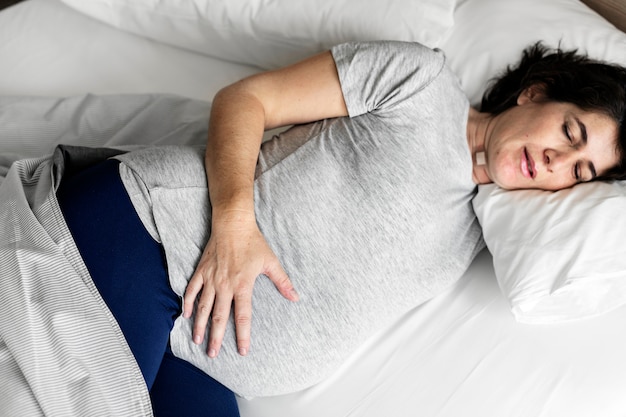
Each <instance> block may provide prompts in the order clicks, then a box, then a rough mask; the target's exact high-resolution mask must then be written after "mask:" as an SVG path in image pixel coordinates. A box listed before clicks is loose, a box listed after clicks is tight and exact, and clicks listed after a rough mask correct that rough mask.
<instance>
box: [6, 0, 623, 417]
mask: <svg viewBox="0 0 626 417" xmlns="http://www.w3.org/2000/svg"><path fill="white" fill-rule="evenodd" d="M465 3H466V2H465ZM459 11H463V9H462V7H460V8H459ZM450 39H452V40H450ZM450 39H449V40H448V42H452V41H453V40H454V34H453V36H452V37H451V38H450ZM457 42H460V40H459V41H457ZM444 46H445V45H444ZM448 46H449V48H450V50H456V51H459V50H460V49H461V46H460V45H459V44H455V45H452V44H449V45H448ZM444 49H445V47H444ZM0 62H2V63H3V65H0V95H3V96H7V95H10V96H51V97H66V96H74V95H83V94H86V93H93V94H118V93H160V92H166V93H175V94H180V95H183V96H187V97H192V98H198V99H204V100H207V101H210V99H211V97H212V95H213V94H214V93H215V92H216V91H217V90H218V89H219V88H220V87H221V86H223V85H225V84H228V83H230V82H232V81H234V80H236V79H239V78H241V77H243V76H245V75H248V74H251V73H253V72H255V71H257V70H256V69H255V68H253V67H248V66H245V65H241V64H233V63H228V62H225V61H220V60H217V59H214V58H210V57H206V56H203V55H199V54H195V53H192V52H188V51H184V50H180V49H176V48H174V47H170V46H166V45H162V44H159V43H156V42H153V41H149V40H146V39H144V38H141V37H138V36H135V35H130V34H126V33H123V32H120V31H118V30H115V29H112V28H110V27H108V26H106V25H104V24H102V23H99V22H97V21H94V20H92V19H90V18H87V17H85V16H83V15H81V14H79V13H78V12H76V11H73V10H72V9H69V8H68V7H67V6H65V5H63V4H62V3H60V2H58V1H56V0H28V1H26V2H24V3H21V4H19V5H17V6H14V7H12V8H10V9H7V10H5V11H3V12H1V13H0ZM0 111H2V110H1V109H0ZM4 111H6V110H4ZM2 114H3V113H0V118H1V116H2ZM2 140H3V139H2V138H0V144H1V143H2ZM50 147H51V144H50V143H47V142H42V143H40V144H38V145H37V144H36V145H34V146H32V147H30V148H29V149H24V154H25V155H26V154H28V155H32V154H41V153H45V152H48V151H49V150H50ZM3 150H4V148H0V153H1V152H2V151H3ZM625 321H626V308H620V309H617V310H615V311H613V312H611V313H608V314H606V315H604V316H601V317H597V318H594V319H589V320H584V321H579V322H573V323H569V324H561V325H554V326H547V325H546V326H531V325H524V324H520V323H517V322H516V321H515V319H514V317H513V315H512V314H511V312H510V308H509V305H508V304H507V302H506V299H505V298H504V296H503V295H502V293H501V292H500V290H499V288H498V286H497V283H496V280H495V276H494V272H493V267H492V264H491V256H490V255H489V253H487V252H483V253H482V254H481V255H480V256H479V257H478V258H477V259H476V260H475V261H474V263H473V264H472V266H471V268H470V270H469V271H468V272H467V273H466V274H465V276H464V277H463V278H462V279H461V280H460V281H459V282H458V284H457V285H455V286H454V287H453V288H451V289H450V290H449V291H447V292H445V293H444V294H442V295H440V296H438V297H437V298H435V299H433V300H431V301H429V302H427V303H426V304H424V305H422V306H420V307H418V308H416V309H415V310H413V311H412V312H411V313H410V314H408V315H407V316H405V317H403V318H402V319H401V320H400V321H399V322H398V323H397V324H396V325H394V326H393V327H392V328H389V329H387V330H386V331H384V332H381V333H379V334H376V335H373V337H372V339H371V340H370V341H369V342H368V343H367V344H366V345H365V346H363V347H362V348H361V349H359V351H358V352H357V353H355V355H353V356H352V357H351V359H350V360H349V361H348V362H347V363H346V364H344V365H343V366H342V367H341V368H340V369H338V370H337V372H336V374H335V375H334V376H333V377H331V378H330V379H328V380H327V381H325V382H323V383H321V384H319V385H318V386H315V387H313V388H310V389H308V390H306V391H303V392H298V393H294V394H290V395H285V396H280V397H272V398H257V399H251V400H250V399H243V398H241V399H239V404H240V408H241V414H242V416H243V417H270V416H271V417H288V416H289V417H293V416H298V417H309V416H310V417H313V416H316V417H317V416H337V417H348V416H350V417H380V416H384V415H389V416H391V415H393V416H416V415H417V416H426V417H435V416H436V417H458V416H481V417H483V416H486V417H492V416H493V417H503V416H507V417H508V416H519V417H540V416H542V417H543V416H550V417H552V416H557V417H559V416H567V417H587V416H592V415H593V416H604V417H618V416H623V415H624V410H626V396H624V395H623V393H624V392H626V361H624V360H623V352H624V351H626V333H625V332H623V331H622V328H623V323H624V322H625ZM314 348H315V346H311V349H314Z"/></svg>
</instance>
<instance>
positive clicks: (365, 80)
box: [331, 41, 445, 117]
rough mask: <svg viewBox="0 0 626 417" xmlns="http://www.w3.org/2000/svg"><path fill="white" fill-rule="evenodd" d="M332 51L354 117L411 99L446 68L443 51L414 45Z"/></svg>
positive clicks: (383, 44) (360, 45)
mask: <svg viewBox="0 0 626 417" xmlns="http://www.w3.org/2000/svg"><path fill="white" fill-rule="evenodd" d="M331 52H332V54H333V58H334V60H335V64H336V66H337V72H338V74H339V80H340V82H341V88H342V92H343V96H344V100H345V102H346V106H347V108H348V113H349V115H350V116H351V117H354V116H358V115H361V114H364V113H368V112H375V111H380V110H383V109H388V108H391V107H393V106H395V105H397V104H398V103H401V102H402V101H404V100H407V99H410V97H411V96H413V95H414V94H416V93H417V92H419V91H420V90H422V89H423V88H424V87H425V86H427V85H428V84H429V83H430V81H432V80H433V79H434V78H435V77H436V76H437V75H438V74H439V73H440V72H441V70H442V68H443V67H444V65H445V57H444V55H443V53H442V52H441V51H440V50H436V49H435V50H433V49H430V48H428V47H426V46H423V45H421V44H419V43H415V42H397V41H378V42H363V43H357V42H354V43H345V44H340V45H337V46H335V47H333V48H332V50H331Z"/></svg>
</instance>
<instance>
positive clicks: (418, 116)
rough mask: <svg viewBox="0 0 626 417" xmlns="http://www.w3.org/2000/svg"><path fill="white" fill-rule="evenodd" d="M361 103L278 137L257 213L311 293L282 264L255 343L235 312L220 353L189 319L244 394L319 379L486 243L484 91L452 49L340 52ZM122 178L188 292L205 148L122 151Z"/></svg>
mask: <svg viewBox="0 0 626 417" xmlns="http://www.w3.org/2000/svg"><path fill="white" fill-rule="evenodd" d="M332 53H333V56H334V59H335V61H336V64H337V68H338V72H339V76H340V80H341V86H342V89H343V94H344V97H345V101H346V104H347V107H348V111H349V113H350V117H346V118H338V119H331V120H324V121H321V122H317V123H312V124H307V125H302V126H296V127H293V128H291V129H290V130H288V131H287V132H285V133H283V134H281V135H279V136H278V137H276V138H274V139H273V140H271V141H269V142H266V143H265V144H264V145H263V146H262V150H261V154H260V156H259V162H258V167H257V177H256V182H255V195H254V197H255V209H256V216H257V221H258V224H259V226H260V229H261V231H262V232H263V234H264V236H265V237H266V239H267V241H268V243H269V244H270V246H271V247H272V248H273V250H274V251H275V253H276V254H277V256H278V258H279V259H280V261H281V263H282V265H283V267H284V268H285V270H286V271H287V273H288V274H289V276H290V278H291V280H292V282H293V283H294V285H295V287H296V289H297V291H298V293H299V294H300V298H301V299H300V301H299V302H297V303H292V302H289V301H287V300H285V299H284V298H283V297H282V296H281V295H280V294H279V293H278V291H277V290H276V289H275V288H274V286H273V284H272V283H271V282H270V281H269V279H267V278H266V277H263V276H261V277H259V279H258V280H257V282H256V284H255V287H254V294H253V328H252V335H251V336H252V345H251V349H250V352H249V354H248V356H246V357H241V356H239V355H238V353H237V349H236V340H235V333H234V325H233V323H232V318H231V323H230V325H229V328H228V330H227V333H226V335H225V339H224V346H223V348H222V350H221V352H220V356H219V357H218V358H217V359H209V358H208V357H207V355H206V346H196V345H194V344H193V342H192V340H191V329H192V320H187V319H183V318H182V317H181V318H178V319H177V321H176V324H175V328H174V330H173V331H172V334H171V344H172V349H173V351H174V353H175V354H176V355H177V356H179V357H182V358H184V359H186V360H188V361H189V362H191V363H193V364H195V365H196V366H198V367H199V368H201V369H203V370H205V371H206V372H207V373H208V374H210V375H211V376H213V377H214V378H216V379H218V380H219V381H220V382H222V383H223V384H224V385H226V386H227V387H229V388H231V389H232V390H233V391H235V392H236V393H238V394H240V395H243V396H248V397H250V396H252V397H254V396H266V395H277V394H283V393H287V392H291V391H296V390H300V389H303V388H306V387H309V386H311V385H313V384H315V383H317V382H319V381H320V380H322V379H323V378H324V377H327V376H328V375H329V374H331V373H332V372H333V371H334V370H335V369H337V367H338V366H339V365H340V364H341V363H342V362H343V361H344V360H345V359H347V357H348V356H349V355H350V354H351V353H352V352H353V351H354V350H355V349H356V348H357V347H358V346H359V345H361V344H362V343H364V342H365V341H366V340H367V339H368V338H369V337H370V336H372V335H373V334H374V333H375V332H377V331H379V330H382V329H383V328H385V327H386V326H389V325H391V324H392V323H394V321H395V320H397V319H398V318H399V317H400V316H402V315H403V314H405V313H406V312H408V311H409V310H410V309H412V308H413V307H415V306H417V305H419V304H421V303H423V302H424V301H426V300H428V299H430V298H432V297H433V296H435V295H437V294H438V293H440V292H441V291H442V290H443V289H445V288H447V287H448V286H450V285H451V284H452V283H454V282H455V281H456V280H457V279H458V278H460V277H461V276H462V274H463V273H464V272H465V270H466V269H467V267H468V266H469V264H470V263H471V261H472V259H473V258H474V256H475V255H476V254H477V252H478V251H479V250H480V249H481V248H482V245H483V243H482V239H481V231H480V228H479V225H478V222H477V220H476V218H475V215H474V212H473V210H472V206H471V199H472V197H473V195H474V192H475V188H476V187H475V185H474V183H473V182H472V159H471V156H470V153H469V150H468V146H467V139H466V124H467V117H468V110H469V102H468V100H467V99H466V98H465V95H464V94H463V92H462V90H461V88H460V86H459V84H458V81H457V79H456V78H455V76H454V75H453V74H452V72H451V71H450V70H449V69H448V68H447V67H446V66H445V58H444V55H443V53H441V52H440V51H433V50H431V49H428V48H425V47H423V46H421V45H419V44H415V43H400V42H373V43H354V44H344V45H339V46H337V47H335V48H333V50H332ZM120 159H121V160H122V161H123V162H124V164H122V176H123V178H124V181H125V184H126V186H127V189H128V190H129V193H130V195H131V198H132V199H133V202H134V204H135V206H136V208H137V211H138V213H139V214H140V216H141V218H142V219H143V221H144V223H145V224H146V227H147V228H148V230H149V231H150V232H151V233H152V234H153V236H154V237H155V238H156V239H158V240H160V241H161V242H162V243H163V245H164V248H165V253H166V257H167V264H168V268H169V273H170V280H171V283H172V288H173V289H174V291H175V292H177V293H178V294H179V295H182V294H183V293H184V291H185V287H186V284H187V281H188V279H189V278H190V277H191V275H192V274H193V272H194V269H195V265H196V263H197V261H198V259H199V257H200V255H201V253H202V250H203V248H204V245H205V243H206V241H207V239H208V237H209V233H210V207H209V204H208V193H207V189H206V180H205V172H204V167H203V150H202V149H199V148H182V147H181V148H154V149H148V150H143V151H138V152H132V153H129V154H126V155H124V156H121V157H120Z"/></svg>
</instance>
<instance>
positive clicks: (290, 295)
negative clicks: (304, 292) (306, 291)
mask: <svg viewBox="0 0 626 417" xmlns="http://www.w3.org/2000/svg"><path fill="white" fill-rule="evenodd" d="M266 275H267V276H268V278H269V279H270V280H271V281H272V282H273V283H274V285H275V286H276V289H277V290H278V292H280V293H281V295H282V296H283V297H285V298H286V299H288V300H289V301H294V302H296V301H299V300H300V296H299V295H298V292H297V291H296V289H295V288H294V286H293V284H292V283H291V280H290V279H289V276H288V275H287V273H286V272H285V270H284V269H283V267H282V266H281V264H280V262H278V260H277V261H276V263H275V264H273V265H272V267H271V268H268V270H267V272H266Z"/></svg>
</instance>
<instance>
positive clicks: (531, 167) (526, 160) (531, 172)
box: [521, 148, 537, 179]
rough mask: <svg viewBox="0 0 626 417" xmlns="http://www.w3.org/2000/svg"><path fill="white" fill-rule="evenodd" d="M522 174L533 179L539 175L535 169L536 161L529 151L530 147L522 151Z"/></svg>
mask: <svg viewBox="0 0 626 417" xmlns="http://www.w3.org/2000/svg"><path fill="white" fill-rule="evenodd" d="M521 168H522V174H523V175H524V176H525V177H526V178H530V179H533V178H535V176H537V170H536V169H535V161H533V158H532V157H531V156H530V154H529V153H528V149H526V148H524V151H523V152H522V161H521Z"/></svg>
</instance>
